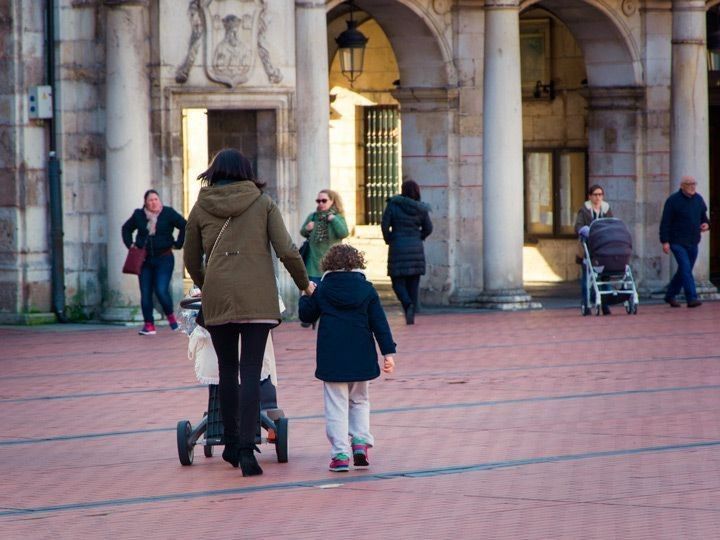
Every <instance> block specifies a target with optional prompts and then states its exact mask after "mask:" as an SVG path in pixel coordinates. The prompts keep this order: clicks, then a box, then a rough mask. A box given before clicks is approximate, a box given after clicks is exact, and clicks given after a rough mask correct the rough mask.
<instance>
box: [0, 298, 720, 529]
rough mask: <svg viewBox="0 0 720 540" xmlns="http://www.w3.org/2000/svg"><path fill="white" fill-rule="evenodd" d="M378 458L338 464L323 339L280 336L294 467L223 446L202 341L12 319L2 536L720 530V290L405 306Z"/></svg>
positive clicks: (1, 464) (5, 335)
mask: <svg viewBox="0 0 720 540" xmlns="http://www.w3.org/2000/svg"><path fill="white" fill-rule="evenodd" d="M390 318H391V324H392V327H393V330H394V332H395V338H396V341H397V343H398V351H399V354H398V356H397V365H398V369H397V372H396V373H395V374H394V375H392V376H389V377H383V378H381V379H378V380H377V381H375V382H374V383H373V384H372V386H371V397H372V403H373V409H374V410H373V416H372V425H373V431H374V433H375V437H376V439H377V441H376V447H375V448H374V449H373V450H372V452H371V454H370V457H371V463H372V467H371V468H370V469H369V470H358V471H351V472H349V473H344V474H338V473H331V472H329V471H328V470H327V465H328V461H329V460H328V444H327V442H326V440H325V434H324V424H323V417H322V391H321V383H320V382H319V381H317V380H315V379H314V378H313V369H314V338H315V333H314V332H313V331H311V330H304V329H301V328H300V326H299V324H297V323H285V324H283V325H281V326H280V327H279V328H278V329H277V330H276V331H275V347H276V353H277V357H278V371H279V375H280V386H279V402H280V406H281V407H282V408H283V409H284V411H285V413H286V415H287V416H288V417H289V418H290V459H289V463H287V464H279V463H277V461H276V458H275V453H274V449H273V448H272V447H270V446H268V445H263V447H262V449H263V453H262V454H261V455H260V456H259V462H260V464H261V465H262V466H263V468H264V470H265V474H264V475H263V476H260V477H253V478H243V477H242V475H241V473H240V471H239V469H233V468H232V467H230V466H229V465H228V464H227V463H225V462H223V461H222V459H221V458H220V457H219V454H220V450H221V449H220V448H216V449H215V457H212V458H205V457H204V456H203V452H202V448H198V449H197V451H196V453H195V463H194V464H193V465H192V466H191V467H183V466H181V465H180V463H179V461H178V457H177V450H176V433H175V432H176V429H175V426H176V424H177V422H178V420H183V419H188V420H190V421H191V422H192V423H193V424H196V423H197V422H198V421H199V420H200V418H201V416H202V413H203V411H204V410H205V407H206V401H207V387H205V386H200V385H198V384H197V383H196V381H195V378H194V373H193V367H192V365H191V363H190V362H189V361H188V360H187V337H186V336H185V335H183V334H173V333H171V332H170V331H169V330H167V328H160V331H159V333H158V335H157V336H155V337H150V338H147V337H139V336H138V335H137V334H136V328H134V327H133V328H130V327H111V326H99V325H98V326H94V325H84V326H81V325H73V326H61V325H55V326H48V327H35V328H27V327H3V328H0V343H1V345H0V366H1V367H2V369H1V371H0V407H1V410H2V422H1V423H0V425H2V433H1V434H0V468H1V470H2V490H0V537H1V538H3V539H4V538H13V539H14V538H23V539H26V538H32V539H35V538H48V539H55V538H73V539H75V538H282V539H296V538H327V539H335V538H338V539H339V538H368V539H375V538H378V539H384V538H393V539H405V538H418V539H436V538H453V539H458V538H471V539H480V538H507V539H521V538H532V539H555V538H571V539H575V538H578V539H580V538H582V539H587V538H602V539H606V538H618V539H625V538H652V539H657V538H668V539H679V538H682V539H685V538H703V539H706V538H717V537H718V531H719V530H720V420H719V418H720V371H719V370H718V366H719V365H720V364H719V361H720V332H718V329H719V328H720V303H718V302H714V303H712V302H711V303H706V304H705V305H704V306H702V307H701V308H699V309H687V308H685V307H683V308H681V309H671V308H669V307H666V306H664V305H641V306H640V313H639V315H637V316H628V315H626V314H625V313H621V308H619V307H616V308H615V309H614V314H613V315H612V316H611V317H594V316H591V317H584V318H583V317H581V316H579V313H578V310H577V309H574V308H573V309H569V308H568V309H548V310H538V311H531V312H522V313H496V312H469V311H463V312H454V313H440V312H434V313H423V314H420V315H419V316H418V322H417V324H416V325H415V326H414V327H407V326H405V325H404V324H403V323H402V321H401V318H400V315H399V314H398V313H396V312H395V311H392V312H391V315H390Z"/></svg>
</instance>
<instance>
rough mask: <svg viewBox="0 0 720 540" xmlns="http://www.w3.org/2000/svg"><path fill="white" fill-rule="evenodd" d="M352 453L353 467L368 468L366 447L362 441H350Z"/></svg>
mask: <svg viewBox="0 0 720 540" xmlns="http://www.w3.org/2000/svg"><path fill="white" fill-rule="evenodd" d="M352 451H353V465H354V466H355V467H359V468H362V467H369V466H370V461H369V460H368V445H367V443H366V442H365V441H364V440H363V439H353V441H352Z"/></svg>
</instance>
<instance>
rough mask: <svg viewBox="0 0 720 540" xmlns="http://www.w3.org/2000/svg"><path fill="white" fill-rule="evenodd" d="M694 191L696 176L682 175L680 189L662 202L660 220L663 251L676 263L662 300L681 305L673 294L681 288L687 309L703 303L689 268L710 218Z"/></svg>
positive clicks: (691, 265)
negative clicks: (676, 266)
mask: <svg viewBox="0 0 720 540" xmlns="http://www.w3.org/2000/svg"><path fill="white" fill-rule="evenodd" d="M696 190H697V182H696V181H695V179H694V178H693V177H692V176H683V177H682V179H681V180H680V189H679V190H678V191H677V192H675V193H673V194H672V195H670V197H668V199H667V200H666V201H665V207H664V208H663V213H662V219H661V220H660V242H661V243H662V248H663V252H664V253H666V254H667V253H670V252H671V251H672V253H673V255H674V256H675V260H676V261H677V265H678V268H677V272H675V275H674V276H673V277H672V279H671V280H670V284H669V285H668V287H667V292H666V293H665V302H667V303H668V304H670V306H672V307H680V303H679V302H678V301H677V300H675V296H676V295H677V294H678V293H679V292H680V289H681V288H682V289H684V290H685V300H686V301H687V306H688V307H689V308H693V307H698V306H700V305H702V302H701V301H700V300H698V298H697V291H696V290H695V280H694V279H693V274H692V271H693V266H694V265H695V260H696V259H697V255H698V244H699V243H700V233H701V232H705V231H707V230H708V229H710V220H708V216H707V206H706V204H705V201H704V200H703V198H702V197H701V196H700V194H699V193H697V192H696Z"/></svg>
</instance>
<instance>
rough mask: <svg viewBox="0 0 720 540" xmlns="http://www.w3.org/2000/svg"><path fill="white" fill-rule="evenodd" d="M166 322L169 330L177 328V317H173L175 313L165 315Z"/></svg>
mask: <svg viewBox="0 0 720 540" xmlns="http://www.w3.org/2000/svg"><path fill="white" fill-rule="evenodd" d="M167 320H168V323H169V324H170V330H172V331H173V332H174V331H175V330H177V329H178V328H179V325H178V322H177V319H176V318H175V314H174V313H171V314H170V315H168V316H167Z"/></svg>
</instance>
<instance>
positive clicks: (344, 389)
mask: <svg viewBox="0 0 720 540" xmlns="http://www.w3.org/2000/svg"><path fill="white" fill-rule="evenodd" d="M321 267H322V270H323V271H324V274H323V276H322V280H321V282H320V285H319V286H318V287H317V289H316V290H315V292H314V293H313V294H312V296H306V295H303V296H301V297H300V320H301V321H302V322H305V323H314V322H315V321H317V320H318V319H320V325H319V327H318V334H317V356H316V358H317V369H316V370H315V377H317V378H318V379H320V380H321V381H323V388H324V398H325V423H326V428H325V431H326V434H327V437H328V439H329V441H330V444H331V445H332V451H331V461H330V470H331V471H333V472H345V471H348V470H349V469H350V455H352V457H353V464H354V466H355V467H356V468H363V467H368V466H369V465H370V462H369V458H368V448H371V447H372V446H373V444H374V442H375V441H374V438H373V436H372V434H371V433H370V396H369V386H370V380H371V379H375V378H377V377H379V376H380V366H379V364H378V357H377V351H376V349H375V340H377V342H378V345H379V346H380V352H381V353H382V354H383V356H384V360H383V364H382V371H383V372H384V373H392V372H393V370H394V368H395V360H394V358H393V355H394V354H395V342H394V341H393V337H392V333H391V332H390V326H389V325H388V322H387V317H386V316H385V312H384V311H383V308H382V305H381V304H380V298H379V297H378V294H377V291H376V290H375V288H374V287H373V286H372V283H370V282H369V281H367V280H366V279H365V274H364V273H363V271H362V270H363V269H364V268H365V259H364V258H363V255H362V253H360V252H359V251H358V250H357V249H355V248H354V247H352V246H350V245H348V244H336V245H334V246H333V247H331V248H330V249H329V250H328V252H327V253H326V254H325V256H324V257H323V259H322V262H321Z"/></svg>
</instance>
